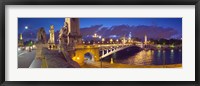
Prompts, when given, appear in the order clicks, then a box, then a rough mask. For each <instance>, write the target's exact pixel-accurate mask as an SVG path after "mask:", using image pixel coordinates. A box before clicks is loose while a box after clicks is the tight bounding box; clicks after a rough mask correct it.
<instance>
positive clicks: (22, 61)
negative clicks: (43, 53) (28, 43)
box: [18, 50, 35, 68]
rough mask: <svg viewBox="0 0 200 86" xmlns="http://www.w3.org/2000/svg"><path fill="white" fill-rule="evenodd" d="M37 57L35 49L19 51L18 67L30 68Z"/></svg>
mask: <svg viewBox="0 0 200 86" xmlns="http://www.w3.org/2000/svg"><path fill="white" fill-rule="evenodd" d="M34 58H35V50H33V51H31V52H28V51H19V52H18V68H29V66H30V65H31V63H32V61H33V60H34Z"/></svg>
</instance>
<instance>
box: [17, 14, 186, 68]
mask: <svg viewBox="0 0 200 86" xmlns="http://www.w3.org/2000/svg"><path fill="white" fill-rule="evenodd" d="M17 28H18V37H17V39H18V44H17V54H18V55H17V56H18V57H17V59H18V62H17V63H18V68H182V18H117V17H116V18H70V17H66V18H64V17H63V18H31V17H30V18H18V27H17Z"/></svg>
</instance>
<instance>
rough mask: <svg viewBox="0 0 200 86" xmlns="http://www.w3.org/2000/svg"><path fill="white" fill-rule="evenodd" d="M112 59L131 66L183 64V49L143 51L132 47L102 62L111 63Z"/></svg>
mask: <svg viewBox="0 0 200 86" xmlns="http://www.w3.org/2000/svg"><path fill="white" fill-rule="evenodd" d="M111 58H113V62H114V63H122V64H129V65H168V64H181V63H182V49H165V50H159V49H158V50H141V49H140V48H138V47H130V48H127V49H124V50H122V51H119V52H117V53H114V54H112V55H110V56H108V57H106V58H104V59H102V60H103V61H104V62H110V61H111Z"/></svg>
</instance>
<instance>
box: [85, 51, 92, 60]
mask: <svg viewBox="0 0 200 86" xmlns="http://www.w3.org/2000/svg"><path fill="white" fill-rule="evenodd" d="M84 60H85V61H86V60H87V61H88V60H89V61H94V55H93V54H92V53H90V52H87V53H85V54H84Z"/></svg>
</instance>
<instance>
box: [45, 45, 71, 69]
mask: <svg viewBox="0 0 200 86" xmlns="http://www.w3.org/2000/svg"><path fill="white" fill-rule="evenodd" d="M42 51H43V54H44V56H45V59H46V63H47V65H48V68H74V67H73V65H71V64H70V62H68V61H67V60H66V59H65V57H64V55H63V54H62V53H59V52H58V50H48V49H46V48H44V49H43V50H42Z"/></svg>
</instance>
